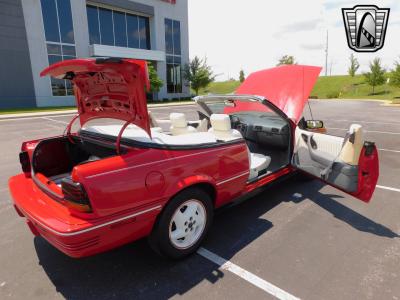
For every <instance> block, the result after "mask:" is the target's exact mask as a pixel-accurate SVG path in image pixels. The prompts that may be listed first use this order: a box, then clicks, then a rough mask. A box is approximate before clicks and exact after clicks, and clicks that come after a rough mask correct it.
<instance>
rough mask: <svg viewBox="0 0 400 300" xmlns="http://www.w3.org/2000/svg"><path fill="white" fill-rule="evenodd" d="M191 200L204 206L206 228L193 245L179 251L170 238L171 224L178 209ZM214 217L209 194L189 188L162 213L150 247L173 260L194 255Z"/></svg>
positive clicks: (150, 238) (151, 237)
mask: <svg viewBox="0 0 400 300" xmlns="http://www.w3.org/2000/svg"><path fill="white" fill-rule="evenodd" d="M191 199H195V200H198V201H199V202H201V204H202V205H203V207H204V209H205V213H206V218H205V227H204V229H203V231H202V233H201V235H200V236H199V238H198V239H197V241H196V242H195V243H194V244H193V245H191V246H190V247H188V248H185V249H179V248H177V247H175V246H174V244H173V243H172V242H171V239H170V236H169V230H170V223H171V220H172V217H173V216H174V214H175V212H176V211H177V209H178V208H179V207H180V206H181V205H182V204H184V203H185V202H186V201H188V200H191ZM213 216H214V207H213V204H212V200H211V197H210V195H209V194H208V193H206V192H205V191H204V190H202V189H200V188H188V189H186V190H183V191H182V192H180V193H179V194H177V195H176V196H175V197H173V198H172V199H171V201H170V202H169V203H168V204H167V206H166V207H165V208H164V210H163V211H162V212H161V215H160V216H159V218H158V221H157V222H156V224H155V225H154V228H153V231H152V233H151V234H150V236H149V243H150V246H151V248H152V249H153V250H154V251H155V252H157V253H158V254H160V255H162V256H165V257H167V258H171V259H182V258H184V257H186V256H188V255H190V254H192V253H194V252H195V251H196V250H197V249H198V248H199V246H200V244H201V242H202V241H203V239H204V237H205V236H206V235H207V232H208V230H209V228H210V226H211V223H212V219H213Z"/></svg>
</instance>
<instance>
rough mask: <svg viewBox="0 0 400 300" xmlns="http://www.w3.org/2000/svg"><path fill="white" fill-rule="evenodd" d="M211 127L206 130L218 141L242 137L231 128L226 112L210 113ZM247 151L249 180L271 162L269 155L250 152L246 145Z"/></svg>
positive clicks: (255, 176)
mask: <svg viewBox="0 0 400 300" xmlns="http://www.w3.org/2000/svg"><path fill="white" fill-rule="evenodd" d="M210 121H211V126H212V127H211V128H210V129H209V130H208V132H210V133H213V134H214V136H215V138H216V139H217V140H220V141H225V142H226V141H232V140H235V139H239V138H243V137H242V135H241V134H240V132H239V131H237V130H236V129H232V127H231V119H230V118H229V116H228V115H226V114H212V115H211V118H210ZM247 152H248V156H249V169H250V174H249V180H252V179H255V178H257V177H258V176H259V173H260V172H261V171H263V170H266V169H267V168H268V166H269V164H270V163H271V157H269V156H266V155H263V154H259V153H252V152H250V149H249V147H247Z"/></svg>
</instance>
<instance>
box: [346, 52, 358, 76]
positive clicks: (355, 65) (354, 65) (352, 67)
mask: <svg viewBox="0 0 400 300" xmlns="http://www.w3.org/2000/svg"><path fill="white" fill-rule="evenodd" d="M349 60H350V67H349V69H348V73H349V75H350V76H351V77H354V75H356V72H357V70H358V68H360V64H359V63H358V60H357V58H355V57H354V55H353V53H352V54H351V55H350V58H349Z"/></svg>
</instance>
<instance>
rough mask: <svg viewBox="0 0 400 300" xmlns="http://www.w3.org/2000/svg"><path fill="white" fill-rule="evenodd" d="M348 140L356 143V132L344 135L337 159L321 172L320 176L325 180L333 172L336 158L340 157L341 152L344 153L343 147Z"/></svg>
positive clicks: (348, 132)
mask: <svg viewBox="0 0 400 300" xmlns="http://www.w3.org/2000/svg"><path fill="white" fill-rule="evenodd" d="M347 141H350V142H351V143H352V144H354V133H350V131H347V132H346V135H345V136H344V139H343V143H342V148H341V149H340V151H339V153H338V155H336V157H335V159H334V160H333V161H332V162H331V163H330V164H329V165H328V166H327V167H326V168H325V169H323V170H322V171H321V173H320V176H321V178H322V179H323V180H325V181H326V180H328V177H329V174H330V173H331V172H332V168H333V165H334V164H335V162H336V160H337V159H338V158H339V156H340V154H341V153H342V150H343V147H344V145H345V144H346V142H347Z"/></svg>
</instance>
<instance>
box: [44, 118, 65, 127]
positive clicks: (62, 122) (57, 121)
mask: <svg viewBox="0 0 400 300" xmlns="http://www.w3.org/2000/svg"><path fill="white" fill-rule="evenodd" d="M42 119H45V120H49V121H53V122H56V123H61V124H66V125H68V124H69V122H64V121H59V120H54V119H52V118H48V117H42Z"/></svg>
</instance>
